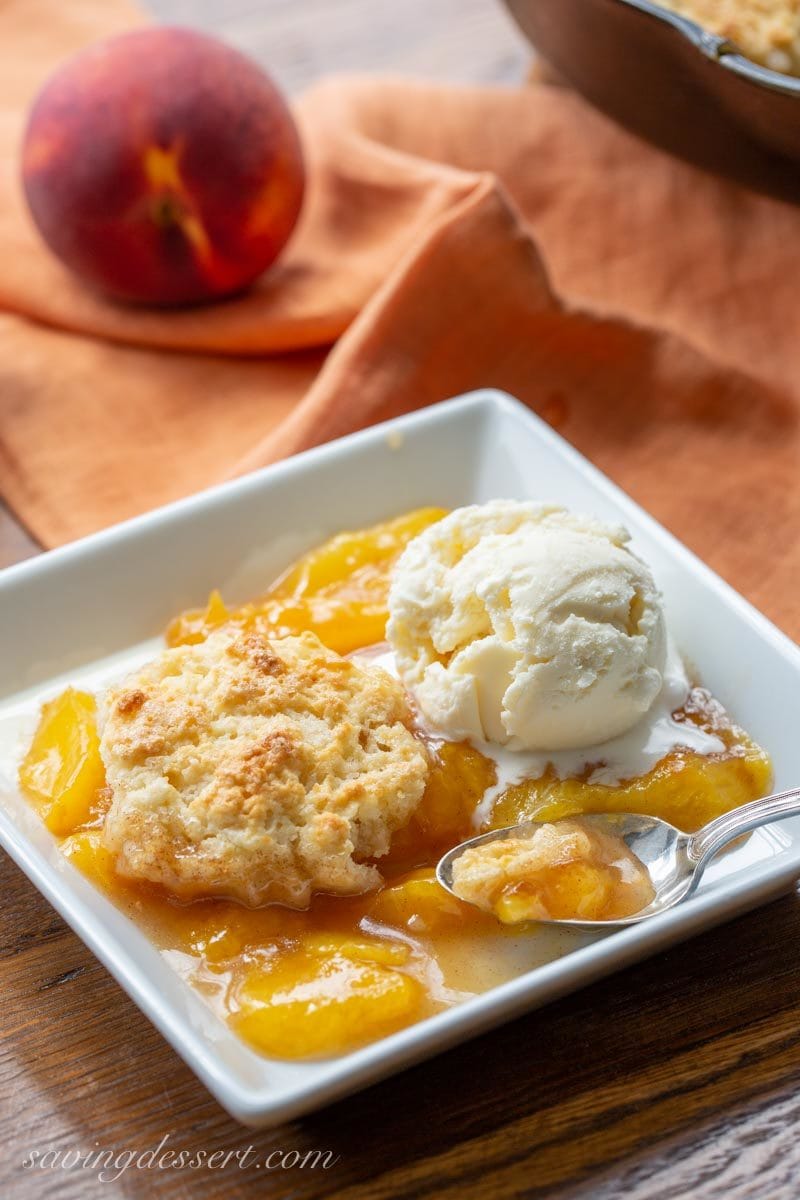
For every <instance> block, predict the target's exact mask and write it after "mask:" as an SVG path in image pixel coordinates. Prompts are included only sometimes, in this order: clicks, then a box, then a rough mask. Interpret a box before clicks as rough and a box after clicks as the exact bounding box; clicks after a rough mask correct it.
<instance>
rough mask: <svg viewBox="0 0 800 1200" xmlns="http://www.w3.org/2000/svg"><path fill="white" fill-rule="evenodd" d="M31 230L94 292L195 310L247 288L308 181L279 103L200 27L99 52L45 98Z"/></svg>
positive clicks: (33, 160) (30, 178)
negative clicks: (203, 303) (196, 306)
mask: <svg viewBox="0 0 800 1200" xmlns="http://www.w3.org/2000/svg"><path fill="white" fill-rule="evenodd" d="M22 177H23V184H24V188H25V194H26V196H27V200H28V204H29V207H30V210H31V213H32V215H33V219H34V221H35V222H36V225H37V226H38V228H39V231H40V232H41V234H42V236H43V238H44V239H45V241H46V242H47V244H48V245H49V247H50V249H51V250H52V251H53V252H54V253H55V254H56V255H58V257H59V258H60V259H61V260H62V261H63V262H64V263H65V264H66V265H67V266H68V267H70V268H71V269H72V270H73V271H75V272H76V273H77V274H78V275H80V276H81V277H82V278H83V279H84V280H85V281H86V282H87V283H89V284H91V285H93V286H95V287H96V288H99V289H101V290H103V291H105V292H107V293H109V294H110V295H112V296H114V297H116V298H118V299H121V300H128V301H138V302H142V303H147V304H155V305H177V304H189V303H196V302H200V301H207V300H213V299H215V298H218V297H222V296H227V295H230V294H232V293H234V292H238V291H240V290H241V289H243V288H245V287H247V285H248V284H250V283H252V282H253V280H254V279H256V278H257V277H258V276H259V275H260V274H261V272H262V271H264V270H265V268H266V267H268V266H269V264H270V263H271V262H273V260H274V259H275V258H276V257H277V255H278V254H279V253H280V251H281V250H282V248H283V246H284V244H285V243H286V241H287V239H288V238H289V235H290V234H291V232H292V229H293V228H294V225H295V222H296V220H297V217H298V214H299V211H300V206H301V203H302V197H303V188H304V180H305V173H304V168H303V158H302V152H301V147H300V140H299V137H298V134H297V130H296V128H295V125H294V121H293V120H292V117H291V114H290V112H289V109H288V107H287V106H286V104H285V102H284V100H283V98H282V96H281V94H280V92H279V91H278V90H277V88H276V87H275V86H274V85H273V83H272V82H271V81H270V79H269V78H268V76H267V75H266V74H265V73H264V72H263V71H262V70H261V69H260V67H258V66H257V65H256V64H255V63H254V62H251V60H250V59H248V58H246V57H245V56H244V55H243V54H240V53H239V52H238V51H236V50H233V49H232V48H230V47H229V46H226V45H224V44H223V43H222V42H220V41H218V40H217V39H216V38H212V37H208V36H206V35H205V34H201V33H195V32H194V31H191V30H188V29H179V28H169V27H166V28H158V29H146V30H141V31H136V32H134V33H129V34H123V35H122V36H121V37H116V38H111V39H110V40H108V41H103V42H98V43H96V44H95V45H93V46H90V47H89V48H88V49H87V50H84V51H82V52H81V53H80V54H78V55H77V56H76V57H75V58H73V59H71V60H70V61H68V62H67V63H66V64H65V65H64V66H63V67H61V68H60V69H59V70H58V71H56V73H55V74H54V75H53V76H52V77H51V78H50V80H49V81H48V82H47V83H46V84H45V86H44V88H43V89H42V91H41V92H40V94H39V96H38V98H37V99H36V101H35V103H34V105H33V108H32V111H31V115H30V119H29V123H28V127H27V131H26V134H25V139H24V144H23V151H22Z"/></svg>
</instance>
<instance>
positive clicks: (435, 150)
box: [0, 0, 800, 635]
mask: <svg viewBox="0 0 800 1200" xmlns="http://www.w3.org/2000/svg"><path fill="white" fill-rule="evenodd" d="M140 19H141V18H140V17H139V15H138V14H137V13H136V11H135V10H133V9H131V8H129V7H127V5H126V3H125V0H70V3H69V4H68V5H65V4H58V3H55V0H50V2H48V0H2V3H0V48H1V49H0V54H2V59H3V71H2V72H1V73H0V172H2V175H0V264H2V265H0V309H2V312H0V481H1V487H2V493H3V495H4V497H5V498H6V500H7V501H8V503H9V504H10V505H11V506H12V507H13V508H14V509H15V511H16V512H17V513H18V514H19V515H20V517H21V518H22V519H23V520H24V521H25V523H26V524H27V525H28V526H29V527H30V529H31V530H32V531H33V532H34V533H35V534H37V535H38V536H39V537H40V538H41V539H42V540H43V541H44V542H45V543H47V544H48V545H52V544H55V543H58V542H63V541H65V540H68V539H70V538H73V537H76V536H78V535H79V534H82V533H86V532H88V531H90V530H93V529H96V528H98V527H100V526H102V525H104V524H107V523H108V522H111V521H115V520H119V519H120V518H123V517H126V516H129V515H131V514H133V513H136V512H139V511H141V510H143V509H146V508H149V507H152V506H153V505H156V504H160V503H163V502H165V501H167V500H171V499H173V498H175V497H177V496H180V495H183V494H185V493H187V492H189V491H192V490H194V489H197V488H200V487H203V486H205V485H208V484H211V483H214V482H217V481H219V480H221V479H224V478H226V477H228V476H230V475H232V474H234V473H236V472H240V471H245V470H249V469H251V468H254V467H257V466H259V465H261V464H264V463H268V462H270V461H272V460H274V459H275V458H278V457H280V456H282V455H286V454H291V453H294V452H295V451H298V450H300V449H303V448H305V447H307V446H311V445H313V444H315V443H318V442H321V441H324V440H325V439H328V438H332V437H336V436H338V435H340V434H343V433H346V432H348V431H350V430H352V429H356V428H359V427H362V426H364V425H367V424H369V423H371V422H373V421H376V420H379V419H381V418H384V417H386V416H388V415H393V414H397V413H400V412H405V411H408V410H410V409H413V408H416V407H419V406H420V405H424V404H429V403H431V402H434V401H437V400H440V399H443V398H445V397H447V396H448V395H452V394H454V393H457V392H459V391H462V390H465V389H469V388H473V387H477V386H480V385H484V384H490V385H494V386H498V387H503V388H506V389H508V390H509V391H511V392H513V393H515V394H516V395H518V396H519V397H520V398H522V399H523V400H524V401H526V402H527V403H528V404H529V405H531V407H532V408H534V409H535V410H537V411H538V412H539V413H541V414H542V415H544V416H545V418H546V419H548V420H549V421H550V422H551V423H552V424H553V425H555V426H556V428H558V429H559V430H560V431H561V432H562V433H563V434H564V436H565V437H567V438H569V439H570V441H572V442H573V443H574V444H575V445H577V446H578V447H579V449H581V450H582V451H583V452H584V453H586V454H587V455H588V456H589V457H590V458H591V459H593V460H594V461H595V462H596V463H597V464H598V465H599V466H600V467H601V468H602V469H603V470H605V471H607V472H608V473H609V474H610V475H611V476H612V477H613V478H614V479H615V480H617V482H619V483H620V484H621V485H622V486H623V487H624V488H626V489H627V490H628V491H629V492H630V493H631V494H632V495H633V496H634V497H635V498H636V499H637V500H638V501H640V502H641V503H642V504H643V505H644V506H645V507H646V508H648V509H649V510H650V511H651V512H653V513H654V514H655V515H656V516H657V517H658V518H659V519H660V520H662V521H663V522H664V523H665V524H666V525H667V526H669V527H670V528H671V529H672V530H673V531H674V532H676V533H677V534H678V536H679V537H681V538H683V539H684V540H685V541H686V542H687V543H688V544H689V545H690V546H692V547H693V548H694V549H695V550H696V551H697V552H698V553H699V554H700V555H701V556H702V557H703V558H705V559H706V560H707V561H708V562H709V563H710V564H711V565H712V566H714V567H715V568H716V569H717V570H719V571H720V572H721V573H722V574H723V575H724V576H726V577H727V578H728V579H730V580H731V581H732V582H733V583H734V584H735V585H736V586H737V587H738V588H740V589H741V590H743V591H744V592H745V593H746V594H747V595H748V596H749V597H750V598H751V599H752V600H753V601H754V602H755V603H756V604H757V605H759V606H760V607H761V608H763V609H764V610H765V611H766V612H767V613H768V614H769V615H770V616H771V617H773V619H775V620H777V621H778V622H779V623H780V624H782V625H783V627H784V628H785V629H786V630H787V631H788V632H790V633H792V634H794V635H797V634H798V633H800V589H798V588H797V587H796V586H795V585H796V584H797V582H798V578H799V577H800V570H799V568H800V485H799V484H798V464H799V463H800V436H798V417H799V416H800V336H798V335H799V334H800V329H799V328H798V326H799V325H800V296H799V295H798V282H797V281H798V279H800V212H798V211H797V210H796V209H794V208H792V207H790V206H788V205H785V204H781V203H778V202H776V201H772V200H769V199H766V198H764V197H760V196H756V195H754V194H750V193H748V192H746V191H744V190H742V189H740V188H737V187H735V186H733V185H731V184H727V183H724V182H721V181H719V180H717V179H715V178H713V177H711V176H708V175H705V174H702V173H700V172H698V171H696V170H694V169H693V168H691V167H688V166H685V165H683V164H681V163H678V162H676V161H675V160H673V159H671V158H669V157H668V156H666V155H664V154H662V153H660V152H659V151H657V150H654V149H652V148H650V147H648V146H646V145H644V144H643V143H641V142H639V141H637V140H636V139H634V138H632V137H631V136H629V135H628V134H626V133H624V132H623V131H621V130H619V129H617V128H616V127H615V126H613V125H612V124H611V123H609V122H608V121H607V120H606V119H605V118H603V117H602V116H600V115H598V114H597V113H595V112H593V111H592V110H591V109H590V108H588V107H587V106H586V105H585V104H584V102H583V101H582V100H581V99H580V98H579V97H577V96H576V95H574V94H572V93H570V92H568V91H566V90H564V89H561V88H555V87H549V86H547V85H541V84H540V85H535V84H531V85H529V86H523V87H520V88H518V89H481V88H453V87H438V86H434V85H428V84H421V83H416V84H415V83H410V82H406V81H401V80H385V79H383V80H377V79H367V80H341V81H335V82H331V83H327V84H322V85H320V86H318V87H316V88H314V89H313V90H312V91H311V92H310V93H309V94H308V95H306V96H305V97H304V98H303V99H302V100H301V101H300V102H299V103H298V104H297V105H296V114H297V117H298V119H299V122H300V126H301V132H302V136H303V139H304V143H305V148H306V153H307V157H308V165H309V172H310V183H309V189H308V198H307V203H306V206H305V209H304V213H303V216H302V219H301V224H300V226H299V228H298V230H297V232H296V235H295V237H294V238H293V240H292V242H291V244H290V247H289V249H288V252H287V253H286V254H285V256H284V257H283V258H282V260H281V262H280V263H279V264H278V265H277V266H276V267H275V268H274V269H273V270H272V271H271V272H269V273H268V274H267V275H266V276H265V277H264V278H263V279H262V281H261V282H260V283H259V285H258V286H257V287H256V288H255V289H254V290H253V291H252V292H250V293H249V294H248V295H246V296H243V297H241V298H239V299H235V300H232V301H230V302H228V303H225V304H221V305H217V306H214V307H211V308H206V309H195V310H191V311H184V312H178V313H161V312H147V311H140V310H133V309H128V308H122V307H118V306H115V305H113V304H111V303H107V302H105V301H103V300H102V299H99V298H98V297H96V296H95V295H93V294H92V293H90V292H89V291H87V290H85V289H84V288H83V287H82V286H81V284H80V283H78V282H77V281H76V280H74V279H73V278H71V277H70V276H69V275H68V274H67V273H66V272H65V271H64V270H62V269H61V267H60V266H59V264H58V263H57V262H56V261H55V260H54V259H53V258H52V257H51V256H50V255H49V254H48V252H47V251H46V250H45V249H44V248H43V247H42V245H41V244H40V242H39V241H38V238H37V236H36V234H35V232H34V230H33V229H32V227H31V224H30V221H29V219H28V217H27V215H26V212H25V210H24V206H23V203H22V199H21V195H20V191H19V185H18V182H17V178H16V161H17V157H16V156H17V145H18V140H19V135H20V129H21V123H22V120H23V115H24V110H25V107H26V105H27V103H28V101H29V99H30V97H31V95H32V94H33V92H34V91H35V90H36V88H37V86H38V85H39V83H40V81H41V79H42V78H43V77H44V75H45V74H46V73H47V72H48V70H49V69H50V68H51V67H52V65H53V64H54V63H55V62H56V61H57V60H58V59H60V58H61V57H62V56H63V55H64V54H66V53H67V52H69V51H71V50H73V49H74V48H76V47H77V46H78V45H80V44H81V43H83V42H84V41H86V40H87V39H89V38H90V37H95V36H100V35H103V34H107V33H109V32H115V31H118V30H119V29H122V28H124V27H127V26H128V25H130V24H132V23H133V22H135V21H138V20H140ZM334 343H335V346H334V348H333V350H330V347H331V346H332V345H333V344H334ZM329 351H330V352H329ZM430 499H431V502H435V500H436V497H435V496H431V497H430ZM320 502H321V503H322V502H323V498H322V497H321V498H320ZM368 511H369V509H368V505H365V516H366V515H367V514H368Z"/></svg>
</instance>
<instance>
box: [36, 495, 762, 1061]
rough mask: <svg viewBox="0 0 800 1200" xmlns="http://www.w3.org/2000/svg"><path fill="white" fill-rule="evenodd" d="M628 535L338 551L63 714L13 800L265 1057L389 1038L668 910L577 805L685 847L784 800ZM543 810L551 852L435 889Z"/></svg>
mask: <svg viewBox="0 0 800 1200" xmlns="http://www.w3.org/2000/svg"><path fill="white" fill-rule="evenodd" d="M628 542H629V539H628V534H627V533H626V531H625V530H624V529H623V528H621V527H619V526H615V525H610V524H606V523H605V522H602V521H600V520H598V519H595V518H591V517H584V516H579V515H576V514H573V513H570V512H568V511H566V510H565V509H563V508H561V507H560V506H558V505H555V504H534V503H522V502H517V501H510V500H509V501H505V500H498V501H492V502H491V503H489V504H485V505H480V506H478V505H476V506H471V507H468V508H463V509H457V510H455V511H454V512H451V513H446V512H445V511H443V510H442V509H437V508H428V509H422V510H419V511H416V512H412V513H409V514H407V515H404V516H401V517H398V518H396V519H395V520H391V521H387V522H385V523H383V524H380V525H377V526H374V527H373V528H370V529H365V530H361V531H357V532H348V533H342V534H339V535H338V536H336V537H334V538H332V539H331V540H330V541H328V542H326V543H325V544H324V545H323V546H321V547H319V548H317V549H314V550H311V551H310V552H309V553H307V554H306V555H305V556H304V557H303V558H301V559H300V560H299V561H298V562H296V563H295V564H294V565H292V566H290V567H289V569H288V570H287V571H285V572H284V574H283V575H281V576H280V577H279V578H278V579H277V580H276V581H275V582H274V583H272V584H271V585H270V586H269V587H268V588H267V590H266V591H265V592H264V594H263V595H261V596H260V597H258V598H257V599H255V600H252V601H250V602H249V603H246V604H243V605H238V606H231V605H229V604H228V603H227V601H226V600H224V599H223V597H222V596H221V595H220V594H219V593H218V592H214V593H212V595H211V597H210V598H209V600H208V603H207V604H206V606H205V607H203V608H201V609H195V610H191V611H188V612H184V613H182V614H180V615H179V616H177V617H176V618H175V619H174V620H173V622H172V623H171V624H170V626H169V627H168V629H167V631H166V645H165V646H163V647H162V648H161V649H160V650H157V651H155V652H154V653H150V654H149V656H148V659H147V661H144V660H143V659H140V660H138V661H137V662H136V663H135V664H133V667H132V669H131V670H130V671H129V672H128V673H127V674H125V675H123V677H120V676H119V675H117V676H116V677H115V678H113V679H111V678H109V680H108V681H107V685H106V684H104V686H102V687H98V688H97V689H95V690H93V691H91V692H90V691H89V690H78V689H76V688H74V687H73V688H68V689H67V690H66V691H64V692H62V693H61V694H60V695H58V696H56V697H55V698H53V699H52V700H50V701H49V702H48V703H47V704H45V705H44V707H43V708H42V710H41V713H40V715H39V723H38V727H37V728H36V730H35V733H34V735H33V739H32V741H31V743H30V745H29V747H28V748H27V752H26V754H25V756H24V759H23V761H22V764H21V766H20V769H19V777H20V783H21V786H22V788H23V790H24V792H25V794H26V795H27V797H28V798H29V799H30V801H31V803H32V804H33V805H34V806H35V808H36V809H37V811H38V812H39V813H40V815H41V818H42V819H43V821H44V822H45V824H46V825H47V827H48V828H49V829H50V830H51V832H52V833H53V834H54V835H55V836H56V837H57V838H58V839H59V842H60V847H61V851H62V852H63V854H64V856H65V857H66V858H67V859H68V860H69V861H70V862H71V863H73V864H74V865H75V866H76V867H77V868H78V869H80V870H81V871H82V872H83V873H84V874H85V875H86V876H88V877H89V879H90V880H91V881H92V882H93V883H94V884H95V885H96V886H97V887H98V888H100V889H101V890H102V891H104V892H105V893H106V894H107V895H108V896H109V897H110V898H111V899H112V900H113V902H114V903H115V904H116V905H117V906H118V907H120V908H121V909H122V910H123V911H124V912H126V913H127V914H129V915H130V916H131V918H132V919H133V920H135V921H136V922H137V923H138V924H139V925H140V926H141V927H142V928H144V929H145V931H146V932H147V933H148V935H149V936H150V937H151V938H152V939H153V941H154V942H155V944H156V945H157V946H158V947H159V948H160V949H161V951H162V952H163V953H164V955H165V956H166V957H167V958H168V960H169V961H170V962H171V963H172V964H173V966H174V967H175V969H176V970H178V971H179V972H180V973H181V974H182V975H183V976H184V977H185V978H186V979H187V981H188V982H189V983H191V985H192V986H193V987H195V988H196V989H197V990H198V991H199V992H200V993H201V994H202V995H203V996H204V997H205V998H206V1000H207V1001H208V1003H209V1004H210V1005H211V1006H212V1007H213V1008H214V1009H215V1010H216V1011H217V1012H218V1013H219V1014H220V1015H221V1016H222V1017H223V1019H225V1020H226V1021H228V1023H229V1024H230V1025H231V1027H232V1028H233V1029H234V1030H236V1031H237V1033H238V1034H239V1035H240V1036H241V1037H242V1038H243V1039H245V1040H246V1041H247V1042H248V1043H249V1044H250V1045H251V1046H253V1047H255V1048H256V1049H258V1050H260V1051H262V1052H263V1053H266V1054H268V1055H272V1056H278V1057H283V1058H300V1057H308V1056H322V1055H331V1054H337V1053H341V1052H344V1051H347V1050H349V1049H352V1048H354V1047H356V1046H359V1045H362V1044H364V1043H366V1042H368V1041H371V1040H374V1039H376V1038H379V1037H382V1036H384V1035H386V1034H389V1033H391V1032H393V1031H395V1030H398V1029H400V1028H402V1027H404V1026H406V1025H409V1024H411V1023H412V1022H414V1021H417V1020H420V1019H421V1018H423V1017H425V1016H427V1015H430V1014H432V1013H435V1012H437V1011H440V1010H441V1009H443V1008H446V1007H449V1006H451V1005H453V1004H457V1003H459V1002H460V1001H462V1000H463V999H465V998H466V997H468V996H469V995H471V994H474V993H475V992H477V991H480V990H485V989H487V988H489V987H491V986H493V985H494V984H495V983H497V982H499V981H502V980H503V979H508V978H511V977H513V976H514V975H516V974H519V973H520V972H521V971H525V970H528V969H530V968H531V967H532V966H534V965H536V964H537V963H540V962H542V961H547V959H548V958H553V957H555V956H557V955H558V954H561V953H564V952H565V950H568V949H569V948H570V946H571V945H575V944H576V943H575V941H574V940H573V941H570V940H569V939H570V938H572V939H574V938H576V937H577V936H578V935H575V934H571V933H567V934H560V935H559V936H558V937H556V935H555V933H554V932H552V931H548V930H547V929H546V927H544V926H542V925H541V924H537V918H538V919H539V920H541V919H542V918H543V917H544V916H546V915H547V914H548V913H549V914H554V915H559V914H560V915H567V916H569V915H575V916H578V915H587V914H589V915H599V916H603V915H606V916H607V915H609V914H611V915H614V914H618V913H621V912H623V911H624V912H626V913H630V912H635V911H638V910H640V909H641V908H643V907H644V906H645V905H646V904H647V903H648V902H649V897H650V894H651V892H652V887H651V884H650V880H649V878H648V877H646V872H644V874H642V871H637V867H636V861H637V860H633V861H631V859H632V856H631V855H626V853H625V851H624V847H623V848H622V849H620V848H619V847H616V846H614V845H612V844H611V843H610V842H609V841H607V840H606V841H604V840H603V839H602V838H601V837H599V836H598V835H597V834H594V833H592V830H591V821H590V820H589V821H588V822H583V823H582V817H583V816H584V815H585V814H591V813H593V812H595V813H596V812H603V811H620V812H638V813H651V814H653V815H656V816H660V817H662V818H664V819H666V820H668V821H670V822H672V823H673V824H675V825H677V826H679V827H680V828H681V829H684V830H687V831H689V830H694V829H697V828H698V827H699V826H701V825H703V824H705V823H706V822H708V821H709V820H711V819H712V818H714V817H716V816H718V815H720V814H721V813H722V812H725V811H727V810H730V809H732V808H735V807H737V806H739V805H741V804H744V803H746V802H747V801H750V800H752V799H755V798H756V797H758V796H761V795H764V794H765V793H766V792H767V791H768V789H769V784H770V779H771V769H770V763H769V759H768V757H767V755H766V754H765V752H764V751H763V750H761V749H760V748H759V747H758V746H757V745H755V744H754V743H753V741H752V740H751V739H750V738H749V737H748V736H747V734H746V733H745V732H744V731H743V730H741V729H740V728H739V727H737V726H736V725H735V724H734V722H733V721H732V720H731V718H730V717H729V716H728V715H727V714H726V713H725V711H724V710H723V709H722V707H721V706H720V705H719V704H718V703H717V702H716V701H715V700H714V699H713V698H712V697H711V696H710V695H709V693H708V692H707V691H705V690H704V689H703V688H701V687H699V686H697V685H696V683H693V682H691V681H690V680H689V678H688V677H687V674H686V671H685V668H684V665H683V663H682V661H681V659H680V656H679V655H678V653H677V651H676V649H675V647H674V645H673V644H672V642H671V639H670V637H669V635H668V630H667V625H666V621H665V615H664V609H663V605H662V601H661V596H660V593H659V591H658V588H657V586H656V583H655V581H654V578H653V575H652V573H651V571H650V569H649V567H648V566H647V565H646V564H645V563H644V562H643V561H642V560H641V559H640V558H638V557H637V556H636V555H635V554H634V553H633V552H632V551H631V549H630V547H629V544H628ZM565 818H567V819H568V820H566V821H565V820H564V819H565ZM527 820H534V821H537V822H542V824H540V825H539V826H538V827H537V830H538V831H537V833H536V837H535V838H534V839H532V840H531V841H529V842H524V841H521V840H520V839H519V838H517V839H513V838H507V839H506V840H504V841H501V842H494V843H492V844H491V845H492V849H491V852H490V853H489V854H488V855H484V856H483V857H480V856H479V857H478V858H475V857H474V856H473V857H472V858H470V857H469V855H468V852H466V851H465V852H464V854H463V855H462V856H461V859H460V860H459V861H460V871H461V888H462V890H461V893H460V894H461V896H463V897H465V899H460V898H456V897H455V896H454V895H452V894H450V893H449V892H447V891H445V890H444V889H443V888H442V887H441V886H440V885H439V884H438V882H437V880H436V876H435V866H436V863H437V862H438V860H439V858H440V857H441V856H442V854H444V853H445V852H447V851H448V850H449V849H451V848H452V847H454V846H456V845H457V844H459V843H461V842H462V841H466V840H468V839H470V838H473V837H474V836H475V835H476V834H478V833H480V832H481V831H488V830H491V829H496V828H500V827H505V826H509V825H514V824H516V823H518V822H520V821H527ZM554 822H559V824H558V825H555V824H553V823H554ZM642 870H643V869H642ZM467 901H470V902H467ZM520 921H521V922H523V923H522V924H521V925H520V924H519V922H520ZM559 938H560V940H559ZM565 938H566V939H567V940H566V941H565V940H564V939H565Z"/></svg>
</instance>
